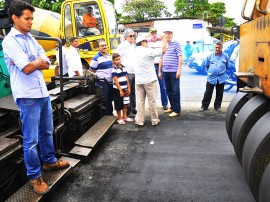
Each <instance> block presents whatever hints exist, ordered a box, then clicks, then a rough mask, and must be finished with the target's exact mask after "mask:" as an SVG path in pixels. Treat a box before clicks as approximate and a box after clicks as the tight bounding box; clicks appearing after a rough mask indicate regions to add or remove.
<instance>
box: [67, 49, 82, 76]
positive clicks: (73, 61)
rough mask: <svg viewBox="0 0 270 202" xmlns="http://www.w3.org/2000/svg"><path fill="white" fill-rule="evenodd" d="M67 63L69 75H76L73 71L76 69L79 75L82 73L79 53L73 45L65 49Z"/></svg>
mask: <svg viewBox="0 0 270 202" xmlns="http://www.w3.org/2000/svg"><path fill="white" fill-rule="evenodd" d="M67 65H68V76H69V77H74V76H75V75H76V73H75V71H78V72H79V73H80V75H82V61H81V58H80V54H79V53H78V51H77V49H76V48H74V47H73V46H70V47H69V49H68V51H67Z"/></svg>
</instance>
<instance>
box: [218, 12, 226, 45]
mask: <svg viewBox="0 0 270 202" xmlns="http://www.w3.org/2000/svg"><path fill="white" fill-rule="evenodd" d="M225 23H226V18H225V17H223V15H222V16H220V18H219V26H220V41H222V42H223V37H222V29H223V26H224V24H225Z"/></svg>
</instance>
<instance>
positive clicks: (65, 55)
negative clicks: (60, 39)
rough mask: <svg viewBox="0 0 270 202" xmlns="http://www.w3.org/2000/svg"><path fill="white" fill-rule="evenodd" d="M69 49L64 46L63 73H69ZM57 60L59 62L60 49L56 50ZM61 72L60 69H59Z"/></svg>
mask: <svg viewBox="0 0 270 202" xmlns="http://www.w3.org/2000/svg"><path fill="white" fill-rule="evenodd" d="M67 51H68V49H67V48H66V47H65V46H62V65H63V75H65V74H67V73H68V65H67ZM56 61H57V63H58V65H60V64H59V50H58V51H57V52H56ZM58 72H59V74H60V70H59V71H58Z"/></svg>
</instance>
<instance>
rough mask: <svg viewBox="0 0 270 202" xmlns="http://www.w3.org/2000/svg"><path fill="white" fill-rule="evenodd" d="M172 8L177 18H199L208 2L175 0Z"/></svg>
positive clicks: (205, 9) (207, 6)
mask: <svg viewBox="0 0 270 202" xmlns="http://www.w3.org/2000/svg"><path fill="white" fill-rule="evenodd" d="M174 6H175V13H176V14H177V16H180V17H194V18H201V17H202V14H203V12H204V11H208V9H209V6H210V4H209V3H208V0H176V1H175V3H174Z"/></svg>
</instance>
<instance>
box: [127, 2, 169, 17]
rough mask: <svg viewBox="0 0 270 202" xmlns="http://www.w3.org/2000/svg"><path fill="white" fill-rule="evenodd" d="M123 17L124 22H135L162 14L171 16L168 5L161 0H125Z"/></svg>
mask: <svg viewBox="0 0 270 202" xmlns="http://www.w3.org/2000/svg"><path fill="white" fill-rule="evenodd" d="M122 9H123V12H124V13H125V14H126V15H125V16H123V17H122V21H124V22H132V21H133V22H134V21H141V20H148V19H152V18H158V17H161V16H162V14H164V15H165V16H170V13H169V12H168V8H167V6H166V5H165V4H164V3H163V2H161V1H160V0H125V1H124V2H123V3H122Z"/></svg>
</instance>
